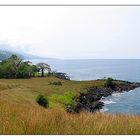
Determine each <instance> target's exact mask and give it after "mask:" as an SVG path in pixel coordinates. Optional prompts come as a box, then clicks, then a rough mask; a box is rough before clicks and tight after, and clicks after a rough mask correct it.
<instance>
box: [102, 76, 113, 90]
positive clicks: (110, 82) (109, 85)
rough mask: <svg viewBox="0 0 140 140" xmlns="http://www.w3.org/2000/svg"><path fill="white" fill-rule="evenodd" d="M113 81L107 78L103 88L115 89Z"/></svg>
mask: <svg viewBox="0 0 140 140" xmlns="http://www.w3.org/2000/svg"><path fill="white" fill-rule="evenodd" d="M113 81H114V80H113V78H107V79H106V81H105V84H104V86H105V87H108V88H112V89H113V88H114V87H115V83H114V82H113Z"/></svg>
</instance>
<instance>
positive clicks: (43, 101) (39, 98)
mask: <svg viewBox="0 0 140 140" xmlns="http://www.w3.org/2000/svg"><path fill="white" fill-rule="evenodd" d="M36 102H37V103H38V104H39V105H41V106H43V107H48V105H49V102H48V100H47V99H46V98H45V97H44V96H43V95H38V96H37V98H36Z"/></svg>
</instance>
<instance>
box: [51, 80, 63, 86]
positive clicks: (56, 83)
mask: <svg viewBox="0 0 140 140" xmlns="http://www.w3.org/2000/svg"><path fill="white" fill-rule="evenodd" d="M49 85H55V86H62V83H61V82H60V81H58V82H49Z"/></svg>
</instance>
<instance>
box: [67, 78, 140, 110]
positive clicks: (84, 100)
mask: <svg viewBox="0 0 140 140" xmlns="http://www.w3.org/2000/svg"><path fill="white" fill-rule="evenodd" d="M114 82H115V86H114V87H113V88H111V87H96V86H93V87H88V88H85V89H84V90H82V91H81V92H80V95H79V96H78V97H76V98H75V99H74V101H75V105H74V106H67V111H68V112H71V113H74V112H76V113H79V112H80V111H83V110H85V111H89V112H95V111H97V110H100V109H102V107H103V106H104V103H103V102H101V101H100V100H101V98H102V97H107V96H109V95H112V94H113V93H120V92H124V91H130V90H134V89H135V88H138V87H140V83H131V82H128V81H121V80H114Z"/></svg>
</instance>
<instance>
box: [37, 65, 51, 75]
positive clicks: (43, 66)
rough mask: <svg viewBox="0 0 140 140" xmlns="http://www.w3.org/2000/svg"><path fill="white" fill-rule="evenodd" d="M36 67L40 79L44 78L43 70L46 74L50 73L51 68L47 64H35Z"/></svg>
mask: <svg viewBox="0 0 140 140" xmlns="http://www.w3.org/2000/svg"><path fill="white" fill-rule="evenodd" d="M37 67H38V68H39V70H40V71H41V77H44V72H45V70H47V71H48V73H49V74H50V73H51V68H50V66H49V65H48V64H46V63H38V64H37Z"/></svg>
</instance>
